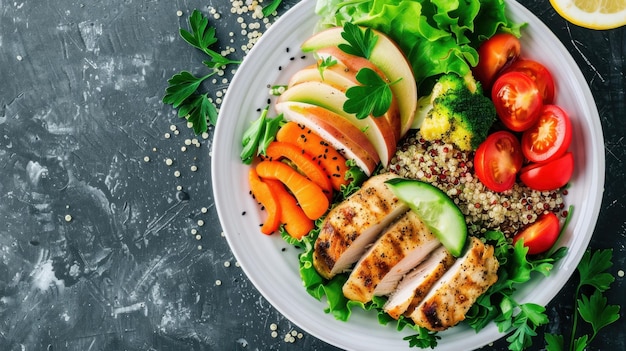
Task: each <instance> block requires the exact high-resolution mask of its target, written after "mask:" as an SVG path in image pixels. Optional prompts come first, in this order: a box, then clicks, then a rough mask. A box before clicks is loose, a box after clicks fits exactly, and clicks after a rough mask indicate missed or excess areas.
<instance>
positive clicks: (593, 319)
mask: <svg viewBox="0 0 626 351" xmlns="http://www.w3.org/2000/svg"><path fill="white" fill-rule="evenodd" d="M578 313H580V316H581V317H582V319H583V320H584V321H585V322H587V323H589V324H591V327H592V328H593V335H592V336H591V339H590V340H589V341H591V340H593V339H594V338H595V336H596V335H597V334H598V332H599V331H600V329H602V328H604V327H606V326H607V325H609V324H611V323H613V322H615V321H617V320H618V319H619V306H617V305H607V299H606V297H604V296H603V295H602V292H601V291H600V290H595V291H594V292H593V294H592V295H591V296H590V297H587V296H585V295H582V296H581V297H580V299H578Z"/></svg>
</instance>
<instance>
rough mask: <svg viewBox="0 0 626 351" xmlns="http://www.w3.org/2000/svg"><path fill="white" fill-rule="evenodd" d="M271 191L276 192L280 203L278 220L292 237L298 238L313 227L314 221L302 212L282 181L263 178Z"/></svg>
mask: <svg viewBox="0 0 626 351" xmlns="http://www.w3.org/2000/svg"><path fill="white" fill-rule="evenodd" d="M264 181H265V182H266V183H267V185H268V186H269V187H270V189H271V191H272V193H274V194H276V197H277V199H278V202H279V203H280V222H281V223H282V224H284V228H285V230H286V231H287V233H289V235H291V236H292V237H294V238H296V239H298V240H300V239H302V237H303V236H305V235H307V234H309V232H310V231H311V229H313V227H314V226H315V225H314V222H313V220H312V219H310V218H309V217H307V216H306V214H304V211H303V210H302V208H300V206H298V202H297V201H296V198H295V197H294V196H293V195H291V194H290V193H289V192H288V191H287V189H286V188H285V186H284V185H283V183H281V182H280V181H278V180H276V179H265V180H264Z"/></svg>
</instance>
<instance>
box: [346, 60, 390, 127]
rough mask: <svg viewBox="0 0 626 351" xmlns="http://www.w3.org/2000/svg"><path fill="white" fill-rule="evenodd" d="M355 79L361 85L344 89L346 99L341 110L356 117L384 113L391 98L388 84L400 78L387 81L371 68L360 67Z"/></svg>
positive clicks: (376, 115)
mask: <svg viewBox="0 0 626 351" xmlns="http://www.w3.org/2000/svg"><path fill="white" fill-rule="evenodd" d="M356 80H357V81H358V82H359V83H361V85H355V86H352V87H350V88H348V90H346V97H347V98H348V99H347V100H346V102H345V103H344V104H343V110H344V111H346V112H348V113H354V114H355V115H356V118H358V119H363V118H367V117H368V116H370V115H372V116H374V117H380V116H382V115H384V114H385V113H386V112H387V111H388V110H389V107H390V106H391V102H392V100H393V93H392V92H391V88H390V86H391V85H392V84H395V83H396V82H398V81H400V80H397V81H395V82H391V83H388V82H386V81H385V80H383V79H382V78H381V77H380V76H379V75H378V73H376V72H375V71H374V70H372V69H371V68H361V69H360V70H359V72H357V74H356Z"/></svg>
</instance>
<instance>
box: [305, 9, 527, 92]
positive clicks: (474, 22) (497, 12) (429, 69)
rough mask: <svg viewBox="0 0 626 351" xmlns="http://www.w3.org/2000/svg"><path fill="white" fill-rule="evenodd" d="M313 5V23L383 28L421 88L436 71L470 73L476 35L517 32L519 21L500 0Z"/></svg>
mask: <svg viewBox="0 0 626 351" xmlns="http://www.w3.org/2000/svg"><path fill="white" fill-rule="evenodd" d="M315 10H316V13H317V14H318V16H320V20H319V22H318V28H319V29H322V28H328V27H333V26H343V24H344V23H345V22H351V23H354V24H358V25H363V26H367V27H371V28H374V29H377V30H379V31H381V32H383V33H385V34H387V35H388V36H389V37H390V38H391V39H393V40H394V41H395V42H396V43H397V44H398V45H399V46H400V48H401V49H402V51H403V52H404V53H405V55H406V56H407V58H408V60H409V61H410V63H411V66H412V68H413V72H414V74H415V79H416V81H417V82H418V87H419V89H420V91H422V92H426V93H427V92H429V91H430V90H431V89H432V86H433V85H434V82H435V80H436V77H437V76H439V75H441V74H445V73H450V72H454V73H457V74H458V75H460V76H465V75H466V74H468V73H470V71H471V68H472V67H474V66H476V64H477V63H478V46H479V45H480V43H481V42H482V41H484V40H485V39H487V38H490V37H491V36H493V35H494V34H495V33H497V32H508V33H511V34H514V35H516V36H518V37H519V36H520V35H521V33H520V29H521V27H522V26H523V24H516V23H513V22H511V21H510V20H509V19H508V18H507V16H506V6H505V1H504V0H468V1H459V0H348V1H341V0H318V1H317V5H316V9H315Z"/></svg>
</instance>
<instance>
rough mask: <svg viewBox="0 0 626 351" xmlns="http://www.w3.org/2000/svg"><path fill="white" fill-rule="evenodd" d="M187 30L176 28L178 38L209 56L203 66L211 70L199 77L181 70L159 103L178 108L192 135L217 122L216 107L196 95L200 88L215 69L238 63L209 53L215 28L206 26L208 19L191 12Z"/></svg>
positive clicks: (197, 12)
mask: <svg viewBox="0 0 626 351" xmlns="http://www.w3.org/2000/svg"><path fill="white" fill-rule="evenodd" d="M189 29H190V31H187V30H185V29H182V28H181V29H180V30H179V33H180V36H181V37H182V38H183V39H184V40H185V41H186V42H187V43H188V44H190V45H191V46H193V47H195V48H197V49H199V50H201V51H202V52H204V53H205V54H207V55H209V57H210V60H206V61H203V63H204V64H205V65H206V66H207V67H209V68H211V69H213V71H212V72H211V73H209V74H207V75H205V76H203V77H195V76H194V75H193V74H191V73H189V72H187V71H182V72H180V73H177V74H175V75H174V76H172V78H170V79H169V80H168V87H167V88H166V89H165V96H164V97H163V103H165V104H169V105H172V107H174V108H176V109H178V116H179V117H181V118H182V117H185V118H187V121H188V122H189V123H191V125H192V127H193V130H194V132H195V133H196V134H201V133H204V132H206V131H207V129H208V124H212V125H215V124H216V123H217V115H218V113H217V107H216V106H215V104H213V102H212V101H211V100H210V99H209V97H208V94H206V93H205V94H201V93H198V90H199V89H200V85H201V83H202V82H203V81H205V80H206V79H207V78H209V77H211V76H212V75H213V74H215V73H217V70H218V69H221V68H223V67H224V66H226V65H228V64H239V63H241V61H235V60H231V59H228V58H226V57H224V56H223V55H221V54H219V53H217V52H215V51H213V50H211V49H210V48H209V47H210V46H211V45H213V44H215V43H216V42H217V38H216V37H215V28H214V27H210V26H209V20H208V18H207V17H206V16H204V15H203V14H202V13H201V12H200V11H198V10H193V12H192V13H191V16H189Z"/></svg>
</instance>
